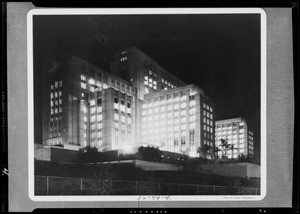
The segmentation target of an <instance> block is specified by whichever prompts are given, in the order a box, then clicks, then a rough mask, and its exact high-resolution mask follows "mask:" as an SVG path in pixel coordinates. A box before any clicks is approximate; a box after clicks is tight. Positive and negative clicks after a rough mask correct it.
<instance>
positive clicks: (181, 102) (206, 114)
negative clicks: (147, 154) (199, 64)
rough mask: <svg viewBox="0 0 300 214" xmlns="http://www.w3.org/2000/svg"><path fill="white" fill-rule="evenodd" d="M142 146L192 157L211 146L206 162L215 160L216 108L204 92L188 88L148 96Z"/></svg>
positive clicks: (145, 104)
mask: <svg viewBox="0 0 300 214" xmlns="http://www.w3.org/2000/svg"><path fill="white" fill-rule="evenodd" d="M142 142H143V143H146V144H150V145H155V146H157V147H159V148H160V149H161V150H166V151H171V152H176V153H182V154H186V155H190V156H193V157H196V156H198V155H199V154H198V153H197V149H198V148H199V147H201V146H202V145H209V146H210V147H211V150H210V151H209V152H208V155H207V158H209V159H211V158H214V119H213V108H212V104H211V102H210V100H209V99H208V98H207V97H206V96H205V95H204V92H203V90H202V89H200V88H199V87H197V86H195V85H186V86H182V87H177V88H173V89H169V90H167V91H162V92H156V93H152V94H148V95H146V96H145V99H144V103H143V106H142Z"/></svg>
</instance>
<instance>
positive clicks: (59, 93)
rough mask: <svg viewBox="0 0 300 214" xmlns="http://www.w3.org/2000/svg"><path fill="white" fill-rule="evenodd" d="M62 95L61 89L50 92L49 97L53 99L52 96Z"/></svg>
mask: <svg viewBox="0 0 300 214" xmlns="http://www.w3.org/2000/svg"><path fill="white" fill-rule="evenodd" d="M61 96H62V91H55V92H51V93H50V98H51V99H53V98H54V97H55V98H57V97H61Z"/></svg>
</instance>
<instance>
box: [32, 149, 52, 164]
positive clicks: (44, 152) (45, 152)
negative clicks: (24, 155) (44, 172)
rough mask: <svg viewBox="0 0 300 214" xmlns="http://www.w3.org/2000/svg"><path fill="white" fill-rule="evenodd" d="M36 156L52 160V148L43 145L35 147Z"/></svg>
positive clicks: (39, 158)
mask: <svg viewBox="0 0 300 214" xmlns="http://www.w3.org/2000/svg"><path fill="white" fill-rule="evenodd" d="M34 158H35V159H37V160H46V161H51V149H50V148H43V147H39V148H35V149H34Z"/></svg>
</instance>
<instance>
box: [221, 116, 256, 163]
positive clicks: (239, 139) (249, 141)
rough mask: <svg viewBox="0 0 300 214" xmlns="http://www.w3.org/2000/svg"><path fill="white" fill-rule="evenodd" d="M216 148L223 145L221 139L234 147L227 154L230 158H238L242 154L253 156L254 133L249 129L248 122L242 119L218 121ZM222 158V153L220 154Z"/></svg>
mask: <svg viewBox="0 0 300 214" xmlns="http://www.w3.org/2000/svg"><path fill="white" fill-rule="evenodd" d="M215 133H216V136H215V139H216V145H215V146H216V147H219V146H220V144H221V139H225V140H227V142H228V144H230V145H232V149H229V150H228V152H227V154H225V153H224V152H223V155H226V156H227V157H228V158H238V156H240V155H241V154H243V155H249V156H253V132H252V131H251V130H250V129H249V127H248V124H247V121H246V120H245V119H243V118H241V117H238V118H232V119H227V120H218V121H216V131H215ZM218 156H219V157H221V156H222V151H219V152H218Z"/></svg>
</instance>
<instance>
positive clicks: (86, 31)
mask: <svg viewBox="0 0 300 214" xmlns="http://www.w3.org/2000/svg"><path fill="white" fill-rule="evenodd" d="M33 21H34V22H33V29H34V32H33V33H34V74H35V76H34V78H35V95H38V93H39V91H40V87H41V84H42V82H41V76H42V75H41V74H42V65H43V60H44V59H45V58H46V57H49V56H52V57H54V58H56V57H59V55H60V54H61V53H63V52H67V53H71V54H74V55H76V56H78V57H80V58H83V59H85V60H87V61H89V62H91V63H93V64H95V65H97V66H99V67H100V68H103V69H105V70H107V71H109V64H110V62H111V61H112V59H113V53H115V52H117V51H120V50H122V49H123V48H126V47H130V46H135V47H137V48H139V49H140V50H142V51H143V52H145V53H146V54H147V55H149V56H150V57H151V58H153V59H154V60H155V61H157V62H158V63H159V64H160V65H161V66H162V67H163V68H165V69H166V70H168V71H169V72H171V73H172V74H174V75H175V76H177V77H178V78H180V79H181V80H182V81H184V82H185V83H187V84H189V83H195V84H196V85H198V86H199V87H200V88H202V89H203V90H204V92H205V94H206V95H207V96H208V97H209V98H210V99H211V100H212V101H213V103H214V110H215V119H216V120H220V119H228V118H233V117H239V116H242V117H244V118H245V119H246V120H247V121H248V124H249V125H250V126H251V127H252V129H253V131H254V135H255V136H254V138H255V139H254V141H255V143H254V144H255V145H254V147H255V148H254V149H255V151H254V152H255V153H256V155H255V156H260V152H259V145H260V16H259V15H255V14H249V15H245V14H227V15H120V16H117V15H106V16H101V15H99V16H70V15H69V16H57V15H56V16H41V15H40V16H34V19H33ZM35 97H39V96H35ZM40 102H41V100H40V99H35V106H36V108H35V122H36V123H38V122H39V121H40V119H39V118H41V111H40V110H39V108H38V106H40V104H41V103H40Z"/></svg>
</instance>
